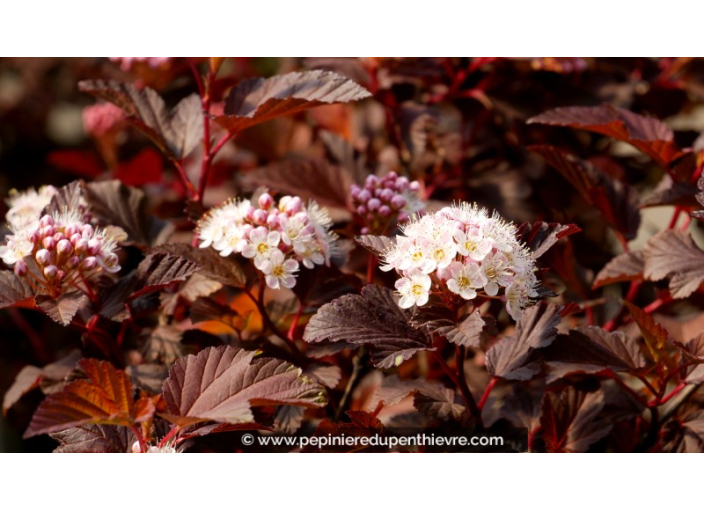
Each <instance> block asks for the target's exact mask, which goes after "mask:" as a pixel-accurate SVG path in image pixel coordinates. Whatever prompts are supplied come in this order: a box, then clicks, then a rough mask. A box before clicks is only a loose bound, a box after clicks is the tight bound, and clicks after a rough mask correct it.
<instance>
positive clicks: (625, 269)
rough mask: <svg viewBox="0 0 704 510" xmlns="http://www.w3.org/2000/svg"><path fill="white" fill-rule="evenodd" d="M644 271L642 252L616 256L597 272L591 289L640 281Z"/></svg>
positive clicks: (643, 255) (637, 251)
mask: <svg viewBox="0 0 704 510" xmlns="http://www.w3.org/2000/svg"><path fill="white" fill-rule="evenodd" d="M644 271H645V254H644V253H643V250H635V251H630V252H627V253H622V254H621V255H617V256H616V257H614V258H613V259H611V261H609V263H608V264H606V265H605V266H604V268H603V269H602V270H601V271H599V274H598V275H596V279H595V280H594V284H593V288H595V289H597V288H599V287H603V286H604V285H609V284H611V283H617V282H628V281H633V280H642V279H643V272H644Z"/></svg>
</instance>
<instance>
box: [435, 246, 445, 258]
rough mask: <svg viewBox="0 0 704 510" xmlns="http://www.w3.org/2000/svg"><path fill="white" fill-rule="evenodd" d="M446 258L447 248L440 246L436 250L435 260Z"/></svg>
mask: <svg viewBox="0 0 704 510" xmlns="http://www.w3.org/2000/svg"><path fill="white" fill-rule="evenodd" d="M444 258H445V250H443V249H442V248H438V249H437V250H435V260H443V259H444Z"/></svg>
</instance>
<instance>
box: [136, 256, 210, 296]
mask: <svg viewBox="0 0 704 510" xmlns="http://www.w3.org/2000/svg"><path fill="white" fill-rule="evenodd" d="M198 269H199V266H198V264H197V263H195V262H192V261H190V260H188V259H185V258H183V257H180V256H178V255H169V254H168V253H151V254H149V255H147V256H146V258H145V259H144V260H143V261H142V262H140V263H139V266H137V278H138V281H139V283H138V285H137V287H138V288H140V290H138V291H137V292H134V293H133V294H131V296H130V299H134V298H135V297H137V296H139V295H141V294H144V293H147V292H153V291H155V290H159V289H162V288H164V287H166V286H167V285H169V284H171V283H173V282H178V281H185V280H186V278H188V277H189V276H191V275H192V274H193V273H195V272H196V271H197V270H198Z"/></svg>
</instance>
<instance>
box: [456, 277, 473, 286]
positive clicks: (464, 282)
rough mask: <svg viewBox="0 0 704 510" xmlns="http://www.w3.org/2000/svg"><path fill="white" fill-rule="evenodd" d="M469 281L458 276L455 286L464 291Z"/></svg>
mask: <svg viewBox="0 0 704 510" xmlns="http://www.w3.org/2000/svg"><path fill="white" fill-rule="evenodd" d="M469 284H470V281H469V278H467V277H466V276H460V277H459V278H457V286H458V287H459V288H461V289H464V288H465V287H469Z"/></svg>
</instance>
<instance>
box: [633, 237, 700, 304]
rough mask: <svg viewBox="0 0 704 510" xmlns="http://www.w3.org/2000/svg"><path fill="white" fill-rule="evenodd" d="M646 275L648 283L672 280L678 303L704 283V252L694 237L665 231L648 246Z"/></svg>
mask: <svg viewBox="0 0 704 510" xmlns="http://www.w3.org/2000/svg"><path fill="white" fill-rule="evenodd" d="M644 253H645V271H644V275H645V277H646V278H647V279H648V280H652V281H657V280H662V279H663V278H669V280H670V293H671V294H672V297H673V298H675V299H683V298H686V297H689V296H690V295H691V294H692V293H693V292H695V291H696V290H697V289H698V288H699V285H700V284H701V283H702V281H704V252H702V250H701V249H699V247H697V245H695V244H694V242H693V241H692V238H691V236H690V235H689V234H688V233H686V232H682V231H680V230H664V231H662V232H660V233H659V234H656V235H654V236H653V237H651V238H650V239H649V240H648V242H647V243H646V245H645V249H644Z"/></svg>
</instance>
